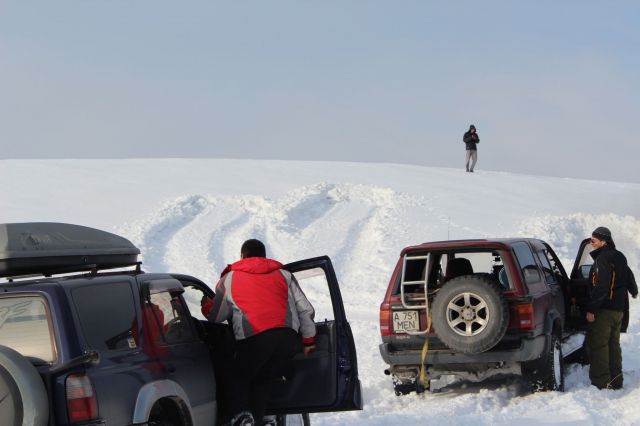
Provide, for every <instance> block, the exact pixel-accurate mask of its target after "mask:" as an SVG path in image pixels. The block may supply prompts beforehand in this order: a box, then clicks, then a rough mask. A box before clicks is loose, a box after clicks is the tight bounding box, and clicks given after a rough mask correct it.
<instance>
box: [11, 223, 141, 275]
mask: <svg viewBox="0 0 640 426" xmlns="http://www.w3.org/2000/svg"><path fill="white" fill-rule="evenodd" d="M139 254H140V250H138V248H137V247H136V246H134V245H133V244H132V243H131V241H129V240H127V239H126V238H123V237H120V236H118V235H115V234H112V233H110V232H105V231H100V230H98V229H94V228H88V227H86V226H79V225H71V224H67V223H49V222H34V223H6V224H0V277H15V276H23V275H51V274H57V273H66V272H80V271H88V270H92V269H111V268H119V267H124V266H131V265H135V264H136V263H137V262H138V255H139Z"/></svg>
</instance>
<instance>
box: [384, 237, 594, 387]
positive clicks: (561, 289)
mask: <svg viewBox="0 0 640 426" xmlns="http://www.w3.org/2000/svg"><path fill="white" fill-rule="evenodd" d="M590 251H591V246H590V244H589V240H585V241H583V242H582V244H581V246H580V250H579V253H578V258H577V259H578V260H577V261H576V264H575V265H574V268H573V271H572V274H571V278H569V276H567V274H566V272H565V270H564V268H563V267H562V264H561V262H560V261H559V259H558V257H557V256H556V254H555V253H554V251H553V249H552V248H551V247H550V246H549V244H547V243H546V242H544V241H541V240H538V239H529V238H517V239H516V238H514V239H493V240H459V241H440V242H430V243H425V244H421V245H417V246H411V247H407V248H405V249H404V250H402V252H401V253H400V258H399V260H398V263H397V264H396V267H395V269H394V271H393V275H392V276H391V280H390V282H389V287H388V288H387V292H386V294H385V297H384V301H383V302H382V304H381V305H380V334H381V335H382V344H381V345H380V352H381V354H382V358H383V359H384V361H385V362H386V363H387V364H389V366H390V367H389V368H388V369H387V370H385V373H386V374H389V375H391V376H392V379H393V383H394V388H395V392H396V394H397V395H401V394H406V393H409V392H411V391H417V392H422V391H424V390H425V389H430V388H431V389H434V388H435V386H431V385H432V383H431V381H432V380H437V379H444V377H443V376H455V377H457V378H460V379H463V380H468V381H480V380H484V379H486V378H488V377H492V376H498V375H520V376H523V377H525V378H526V379H527V380H528V382H529V383H531V384H532V387H533V390H559V391H562V390H563V388H564V377H563V374H564V373H563V358H564V357H566V356H568V355H569V354H571V353H572V352H575V351H577V350H578V349H580V348H581V347H582V340H583V339H582V334H583V333H581V332H582V331H584V330H585V329H586V322H585V320H584V311H583V307H584V305H585V303H586V300H587V285H588V282H587V280H586V277H587V276H588V269H589V268H590V265H591V263H592V260H591V257H590V256H588V253H589V252H590ZM435 384H436V383H434V384H433V385H435Z"/></svg>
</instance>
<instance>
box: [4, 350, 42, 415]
mask: <svg viewBox="0 0 640 426" xmlns="http://www.w3.org/2000/svg"><path fill="white" fill-rule="evenodd" d="M48 420H49V401H48V398H47V392H46V390H45V388H44V383H43V382H42V379H41V378H40V375H39V374H38V371H37V370H36V369H35V367H34V366H33V365H32V364H31V363H30V362H29V361H28V360H27V359H26V358H25V357H24V356H22V355H21V354H20V353H18V352H16V351H15V350H13V349H11V348H8V347H6V346H0V424H2V425H3V426H44V425H46V424H47V423H48Z"/></svg>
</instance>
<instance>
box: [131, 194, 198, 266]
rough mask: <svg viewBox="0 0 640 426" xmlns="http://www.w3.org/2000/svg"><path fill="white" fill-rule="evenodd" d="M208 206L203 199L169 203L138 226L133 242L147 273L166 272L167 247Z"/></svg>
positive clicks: (134, 232)
mask: <svg viewBox="0 0 640 426" xmlns="http://www.w3.org/2000/svg"><path fill="white" fill-rule="evenodd" d="M207 204H208V202H207V200H206V199H205V198H204V197H202V196H200V195H191V196H187V197H181V198H178V199H177V200H175V201H172V202H170V203H167V204H166V205H165V207H163V208H161V209H160V211H159V212H158V213H157V214H155V215H153V216H151V217H149V218H148V219H147V220H146V221H143V222H142V224H139V225H135V224H134V227H133V230H132V232H130V233H129V235H132V236H133V238H132V240H133V242H134V243H135V244H136V245H137V246H138V247H139V248H140V251H141V253H142V256H141V258H142V259H143V262H144V266H145V269H148V270H151V271H167V265H166V263H165V261H166V259H165V257H166V253H167V247H168V245H169V243H170V242H171V240H172V239H173V237H174V235H175V234H176V233H178V232H179V231H180V229H182V228H183V227H184V226H186V225H188V224H189V223H190V222H192V221H193V220H194V218H196V217H197V216H198V215H199V214H201V213H202V212H203V211H204V209H205V208H206V206H207Z"/></svg>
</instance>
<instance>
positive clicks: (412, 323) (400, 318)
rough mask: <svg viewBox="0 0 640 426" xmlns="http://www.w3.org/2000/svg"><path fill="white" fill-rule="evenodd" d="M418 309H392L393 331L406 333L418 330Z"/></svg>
mask: <svg viewBox="0 0 640 426" xmlns="http://www.w3.org/2000/svg"><path fill="white" fill-rule="evenodd" d="M419 318H420V317H419V316H418V311H393V331H395V332H396V333H407V332H409V331H420V319H419Z"/></svg>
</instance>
